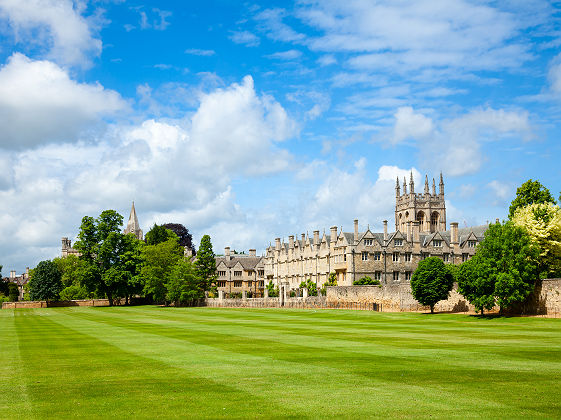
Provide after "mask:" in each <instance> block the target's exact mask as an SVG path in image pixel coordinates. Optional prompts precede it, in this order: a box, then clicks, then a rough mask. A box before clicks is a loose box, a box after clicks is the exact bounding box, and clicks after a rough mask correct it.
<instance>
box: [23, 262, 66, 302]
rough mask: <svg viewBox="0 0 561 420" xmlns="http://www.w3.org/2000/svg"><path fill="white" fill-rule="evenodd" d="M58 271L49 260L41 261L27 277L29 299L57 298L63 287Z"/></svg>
mask: <svg viewBox="0 0 561 420" xmlns="http://www.w3.org/2000/svg"><path fill="white" fill-rule="evenodd" d="M61 277H62V276H61V274H60V271H58V268H57V266H56V264H55V263H53V262H52V261H50V260H46V261H41V262H40V263H39V264H37V267H35V270H33V273H32V275H31V278H30V279H29V293H30V298H31V300H57V299H58V298H59V294H60V292H61V290H62V289H63V285H62V280H61Z"/></svg>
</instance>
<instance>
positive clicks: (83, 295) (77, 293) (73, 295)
mask: <svg viewBox="0 0 561 420" xmlns="http://www.w3.org/2000/svg"><path fill="white" fill-rule="evenodd" d="M88 297H89V294H88V291H87V290H86V288H85V287H83V286H79V285H77V284H72V285H70V286H68V287H65V288H64V289H62V291H61V292H60V300H80V299H87V298H88Z"/></svg>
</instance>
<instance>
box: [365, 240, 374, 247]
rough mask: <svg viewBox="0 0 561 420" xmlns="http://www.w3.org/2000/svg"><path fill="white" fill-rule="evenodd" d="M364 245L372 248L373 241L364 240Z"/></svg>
mask: <svg viewBox="0 0 561 420" xmlns="http://www.w3.org/2000/svg"><path fill="white" fill-rule="evenodd" d="M364 245H366V246H372V239H365V240H364Z"/></svg>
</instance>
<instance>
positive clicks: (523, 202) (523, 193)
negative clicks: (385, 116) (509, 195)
mask: <svg viewBox="0 0 561 420" xmlns="http://www.w3.org/2000/svg"><path fill="white" fill-rule="evenodd" d="M560 199H561V198H560ZM534 203H553V204H555V199H554V198H553V196H552V195H551V193H550V192H549V190H548V189H547V188H546V187H544V186H543V185H542V184H541V183H540V182H539V181H537V180H536V181H532V180H531V179H529V180H528V181H526V182H525V183H524V184H522V185H521V186H520V187H518V189H517V190H516V197H515V198H514V200H512V203H511V204H510V208H509V209H508V218H509V219H512V216H514V212H515V210H516V209H517V208H518V207H525V206H528V205H530V204H534Z"/></svg>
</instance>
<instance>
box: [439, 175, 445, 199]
mask: <svg viewBox="0 0 561 420" xmlns="http://www.w3.org/2000/svg"><path fill="white" fill-rule="evenodd" d="M438 194H439V195H441V196H443V197H444V180H443V179H442V172H440V183H439V184H438Z"/></svg>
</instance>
